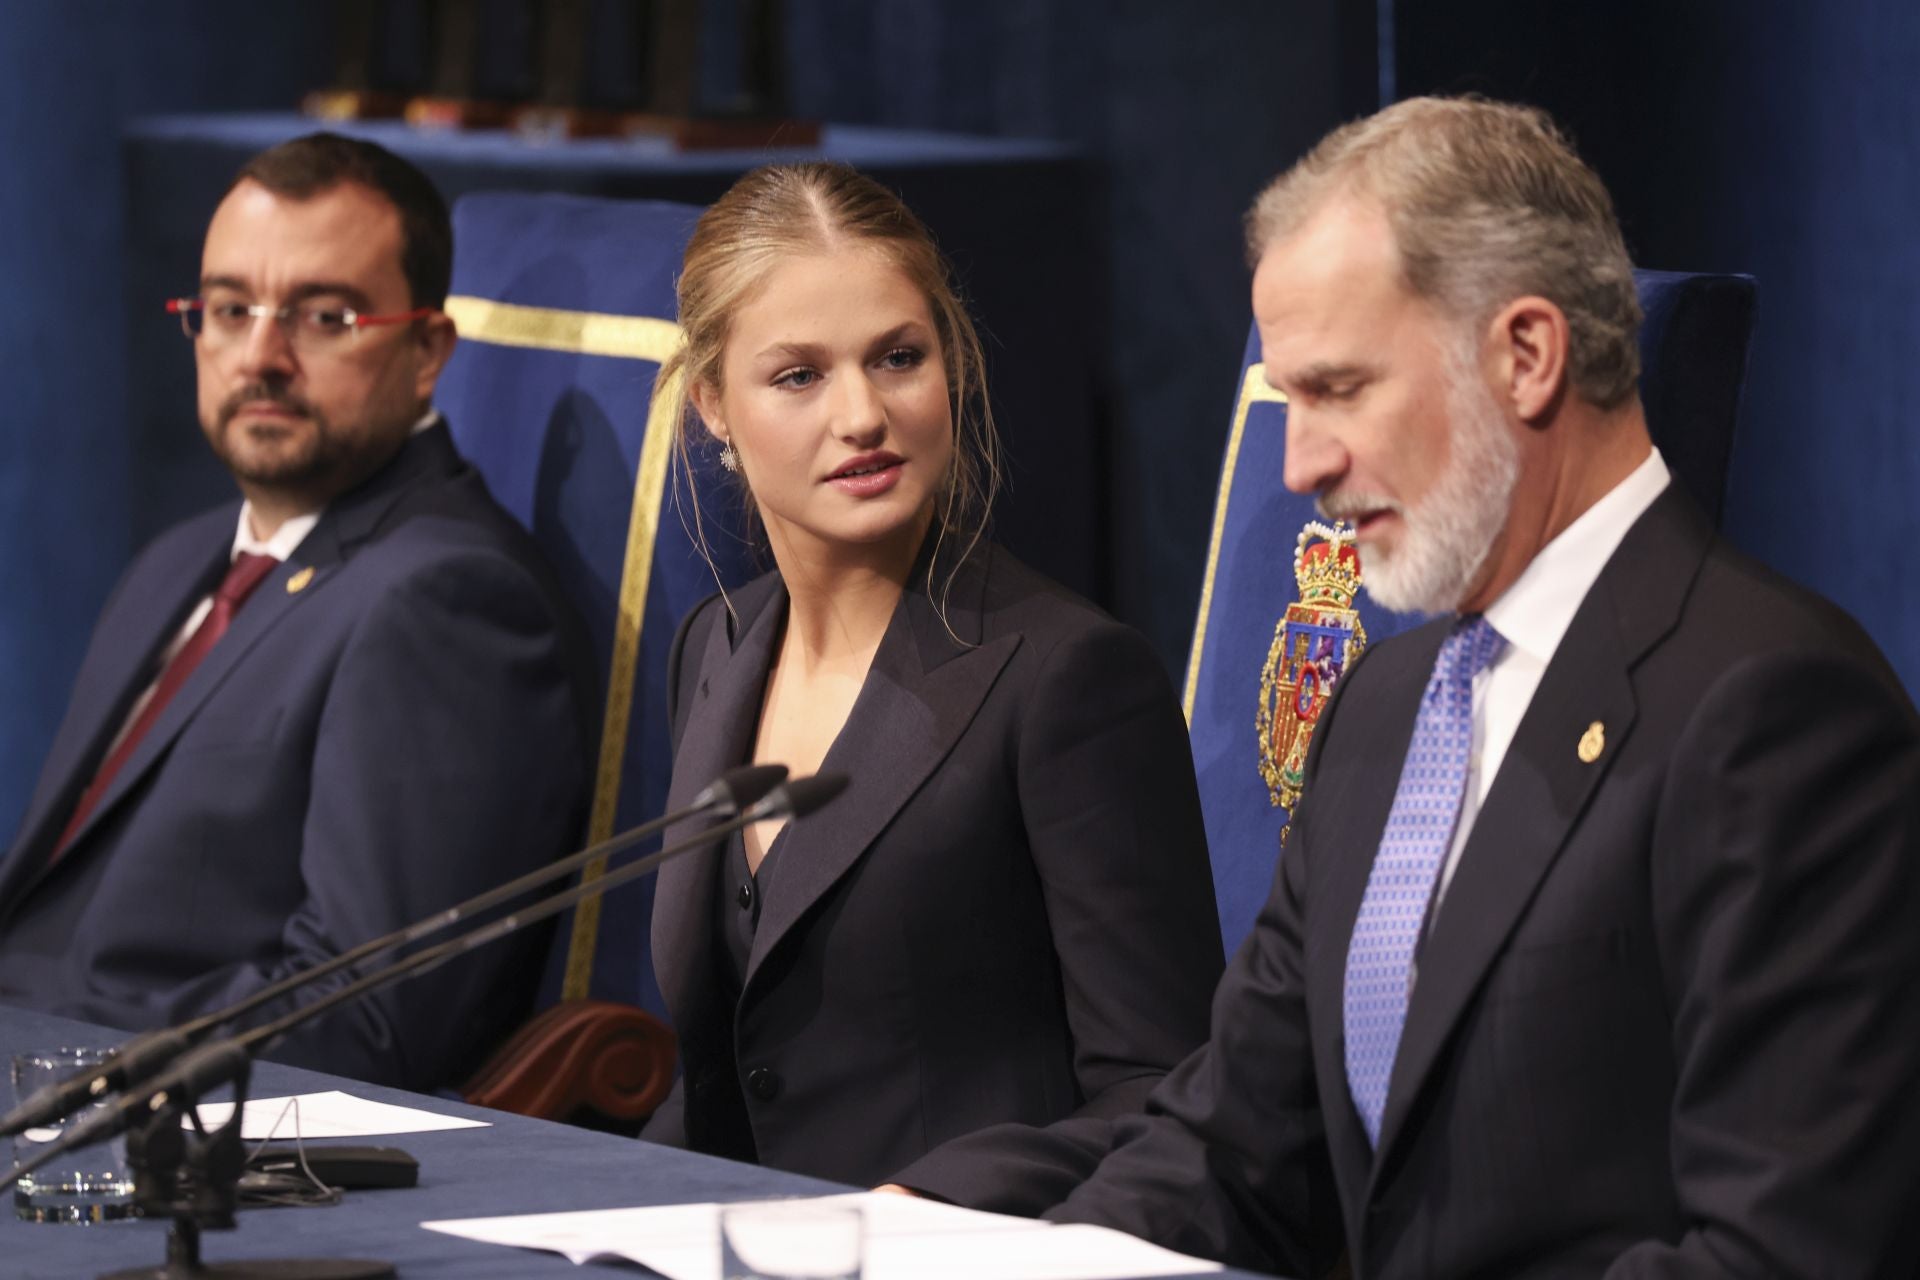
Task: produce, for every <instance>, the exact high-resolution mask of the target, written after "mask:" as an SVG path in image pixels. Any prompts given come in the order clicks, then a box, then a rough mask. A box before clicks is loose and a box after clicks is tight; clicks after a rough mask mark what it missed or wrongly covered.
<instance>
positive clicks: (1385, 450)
mask: <svg viewBox="0 0 1920 1280" xmlns="http://www.w3.org/2000/svg"><path fill="white" fill-rule="evenodd" d="M1248 224H1249V231H1250V250H1251V254H1252V257H1253V259H1254V262H1255V264H1256V268H1255V272H1254V280H1253V303H1254V312H1255V316H1256V319H1257V322H1258V326H1259V330H1260V337H1261V343H1262V348H1263V357H1264V366H1265V373H1266V377H1267V380H1268V381H1269V382H1270V383H1271V384H1272V385H1273V386H1274V387H1276V388H1278V389H1279V390H1281V391H1284V392H1285V393H1286V395H1287V399H1288V413H1287V459H1286V483H1287V485H1288V487H1290V488H1292V489H1295V490H1298V491H1301V492H1311V493H1314V494H1317V495H1318V498H1319V502H1320V505H1321V507H1322V509H1323V510H1324V511H1325V512H1326V513H1327V514H1329V515H1334V516H1339V517H1341V518H1344V519H1347V520H1350V521H1352V522H1353V523H1354V525H1355V526H1356V528H1357V530H1358V539H1359V543H1360V547H1361V555H1362V563H1363V567H1364V570H1365V573H1366V583H1367V589H1368V590H1369V591H1371V592H1372V593H1373V594H1374V596H1375V597H1376V598H1377V599H1378V600H1379V601H1380V602H1381V603H1383V604H1386V605H1388V606H1390V607H1393V608H1396V609H1406V610H1420V611H1426V612H1434V613H1438V614H1440V615H1441V616H1440V617H1438V618H1436V619H1435V620H1434V621H1432V622H1431V623H1429V624H1428V625H1426V626H1424V627H1421V628H1419V629H1417V630H1414V631H1412V632H1410V633H1408V634H1407V635H1405V636H1403V637H1399V638H1396V639H1392V640H1389V641H1387V642H1385V643H1383V644H1380V645H1378V646H1376V647H1375V648H1374V649H1373V650H1372V651H1371V652H1369V653H1368V654H1367V655H1366V657H1365V658H1364V659H1363V660H1362V661H1361V662H1359V663H1358V664H1357V665H1355V666H1354V667H1353V668H1352V669H1351V670H1350V671H1349V672H1348V674H1347V675H1346V676H1345V678H1344V679H1343V681H1342V683H1341V684H1340V686H1339V688H1338V690H1337V691H1336V693H1335V695H1334V698H1333V700H1332V702H1331V703H1330V704H1329V706H1328V708H1327V710H1326V711H1325V713H1324V714H1323V715H1322V717H1321V720H1320V722H1319V727H1318V730H1317V734H1316V737H1315V740H1314V743H1313V746H1312V750H1311V753H1310V756H1309V760H1308V764H1307V771H1306V788H1305V796H1304V799H1303V801H1302V802H1301V804H1300V806H1299V808H1298V809H1297V811H1296V813H1295V814H1294V818H1293V836H1292V839H1291V841H1290V843H1289V844H1288V847H1287V849H1286V851H1285V853H1284V854H1283V855H1282V857H1281V860H1280V866H1279V870H1278V873H1277V876H1276V879H1275V883H1274V886H1273V892H1272V895H1271V897H1270V898H1269V900H1268V902H1267V904H1266V906H1265V908H1264V909H1263V911H1262V913H1261V916H1260V918H1259V921H1258V923H1257V925H1256V927H1255V930H1254V933H1253V935H1252V936H1251V937H1250V938H1249V939H1248V941H1247V943H1246V945H1245V946H1244V947H1242V949H1241V951H1240V953H1239V954H1238V956H1237V957H1235V959H1234V961H1233V963H1232V965H1231V966H1230V967H1229V970H1228V972H1227V975H1226V978H1225V979H1224V981H1223V982H1222V985H1221V987H1220V990H1219V993H1218V995H1217V996H1216V998H1215V1002H1214V1015H1213V1032H1212V1038H1211V1041H1210V1043H1209V1044H1207V1045H1206V1046H1205V1047H1204V1048H1202V1049H1201V1050H1200V1051H1198V1052H1197V1053H1196V1055H1195V1056H1194V1057H1193V1058H1191V1059H1189V1060H1188V1061H1187V1062H1186V1063H1185V1064H1183V1065H1182V1066H1181V1067H1180V1068H1179V1069H1178V1070H1176V1071H1175V1072H1174V1073H1173V1074H1172V1075H1171V1076H1169V1077H1168V1079H1167V1080H1166V1081H1165V1083H1164V1084H1163V1085H1162V1086H1161V1087H1160V1089H1159V1090H1158V1091H1157V1092H1156V1093H1155V1094H1154V1096H1153V1098H1152V1101H1151V1102H1150V1104H1149V1108H1148V1111H1147V1114H1146V1115H1144V1116H1142V1117H1137V1118H1134V1119H1130V1120H1127V1121H1123V1122H1120V1124H1119V1125H1118V1126H1116V1128H1115V1129H1114V1131H1113V1132H1111V1133H1096V1132H1093V1131H1092V1130H1090V1129H1087V1128H1080V1129H1076V1130H1054V1131H1042V1132H1036V1133H1035V1134H1034V1135H1033V1139H1032V1146H1031V1154H1032V1159H1031V1160H1030V1161H1029V1162H1028V1163H1026V1164H1025V1165H1023V1166H1022V1168H1021V1170H1020V1171H1019V1174H1018V1177H1017V1178H1009V1179H1008V1180H1007V1181H1006V1182H1004V1183H1003V1184H1001V1185H999V1186H997V1187H995V1188H992V1189H986V1188H980V1189H949V1188H921V1189H923V1190H930V1191H935V1192H939V1193H942V1194H953V1195H954V1197H955V1198H961V1199H965V1200H968V1201H969V1202H971V1203H975V1204H982V1205H987V1206H989V1207H995V1206H997V1207H1005V1208H1013V1207H1031V1206H1032V1205H1033V1204H1035V1203H1040V1202H1051V1201H1057V1200H1062V1199H1064V1203H1060V1204H1057V1205H1056V1207H1055V1208H1054V1209H1053V1210H1052V1212H1051V1216H1054V1217H1057V1218H1061V1219H1066V1220H1072V1221H1087V1222H1097V1223H1104V1224H1107V1225H1111V1226H1117V1227H1120V1228H1122V1229H1125V1230H1128V1231H1132V1232H1135V1233H1137V1234H1140V1235H1144V1236H1147V1237H1149V1238H1152V1239H1155V1240H1158V1241H1160V1242H1162V1243H1165V1244H1168V1245H1170V1246H1173V1247H1175V1248H1180V1249H1184V1250H1187V1251H1190V1252H1194V1253H1199V1254H1204V1255H1208V1256H1211V1257H1217V1258H1222V1259H1225V1260H1228V1261H1232V1262H1235V1263H1240V1264H1246V1265H1252V1266H1257V1267H1278V1268H1282V1269H1285V1270H1288V1271H1289V1272H1291V1273H1294V1274H1318V1273H1319V1272H1321V1271H1322V1270H1324V1269H1325V1268H1326V1267H1328V1266H1330V1265H1332V1264H1334V1263H1335V1262H1336V1261H1337V1260H1338V1259H1339V1257H1340V1255H1341V1254H1342V1252H1343V1251H1344V1252H1345V1253H1346V1255H1347V1261H1348V1264H1349V1265H1350V1266H1351V1268H1352V1272H1353V1274H1355V1275H1358V1276H1368V1277H1376V1276H1377V1277H1422V1278H1425V1277H1440V1276H1514V1277H1517V1276H1544V1275H1603V1274H1604V1275H1607V1276H1613V1277H1627V1276H1700V1277H1707V1276H1736V1275H1738V1276H1762V1275H1767V1276H1776V1275H1794V1276H1815V1275H1818V1276H1900V1277H1910V1276H1913V1275H1915V1274H1917V1273H1920V1236H1917V1235H1916V1228H1920V1214H1916V1213H1915V1212H1914V1210H1915V1208H1916V1207H1920V1206H1916V1200H1920V1104H1916V1103H1915V1101H1914V1098H1915V1096H1916V1086H1917V1085H1920V927H1917V926H1916V921H1920V724H1917V722H1916V717H1915V714H1914V709H1913V705H1912V703H1911V702H1910V701H1909V699H1908V697H1907V695H1906V693H1905V692H1904V691H1903V690H1902V688H1901V686H1900V684H1899V682H1898V680H1897V679H1896V677H1895V676H1894V675H1893V674H1892V672H1891V671H1890V669H1889V668H1888V666H1887V664H1886V663H1885V661H1884V660H1883V658H1882V657H1881V655H1880V654H1879V652H1878V651H1877V650H1876V649H1875V648H1874V646H1873V644H1872V643H1871V642H1870V641H1869V640H1868V639H1867V638H1866V636H1865V635H1864V634H1863V633H1862V632H1861V631H1860V629H1859V628H1858V626H1856V625H1855V624H1854V623H1853V621H1852V620H1851V619H1849V618H1847V617H1846V616H1845V615H1844V614H1842V613H1841V612H1840V611H1839V610H1837V609H1835V608H1834V607H1833V606H1831V605H1829V604H1827V603H1826V602H1824V601H1822V600H1820V599H1818V598H1817V597H1815V596H1813V595H1811V594H1809V593H1807V592H1805V591H1803V590H1801V589H1799V588H1797V587H1795V586H1793V585H1791V584H1789V583H1787V582H1785V581H1784V580H1782V579H1780V578H1779V577H1777V576H1776V575H1774V574H1772V573H1771V572H1769V571H1768V570H1766V569H1764V568H1763V567H1761V566H1760V565H1758V564H1755V563H1754V562H1752V561H1751V560H1748V559H1746V558H1745V557H1743V556H1742V555H1740V554H1739V553H1738V552H1736V551H1734V550H1733V549H1732V548H1731V547H1729V546H1728V545H1727V544H1726V543H1725V542H1724V541H1722V540H1721V539H1720V538H1719V537H1718V536H1716V534H1715V533H1714V531H1713V529H1712V528H1711V527H1710V525H1709V523H1708V522H1707V520H1706V519H1705V518H1704V517H1703V516H1702V515H1701V513H1700V512H1699V510H1698V509H1697V508H1696V507H1695V505H1694V504H1693V503H1692V502H1691V501H1690V500H1689V499H1688V497H1687V496H1686V495H1685V494H1684V493H1682V492H1680V490H1679V489H1678V488H1677V487H1676V486H1674V485H1672V484H1670V483H1669V477H1668V472H1667V468H1666V466H1665V465H1664V463H1663V462H1662V461H1661V458H1660V454H1659V452H1658V450H1656V449H1655V448H1654V447H1653V445H1652V442H1651V440H1650V438H1649V436H1648V433H1647V427H1646V421H1645V417H1644V415H1643V413H1642V410H1641V406H1640V401H1639V397H1638V394H1637V391H1636V385H1635V384H1636V377H1637V373H1638V368H1637V357H1636V348H1635V332H1636V329H1637V326H1638V323H1639V319H1640V317H1639V312H1638V308H1637V305H1636V303H1635V300H1634V291H1633V281H1632V274H1631V270H1630V266H1629V263H1628V259H1627V255H1626V250H1625V248H1624V246H1623V244H1622V241H1621V236H1620V231H1619V228H1618V225H1617V223H1616V221H1615V218H1614V214H1613V210H1612V206H1611V202H1610V201H1609V199H1608V197H1607V193H1606V191H1605V189H1604V188H1603V187H1602V185H1601V183H1600V181H1599V179H1598V178H1597V177H1596V176H1595V175H1594V174H1593V172H1592V171H1591V170H1589V169H1588V168H1587V167H1586V166H1585V165H1584V164H1582V163H1581V161H1580V160H1579V158H1578V157H1577V156H1576V155H1575V154H1574V153H1573V151H1572V149H1571V148H1570V147H1569V146H1568V145H1567V144H1566V142H1565V141H1564V139H1562V138H1561V136H1560V135H1559V134H1558V133H1557V132H1556V130H1555V129H1554V127H1553V125H1552V123H1551V122H1550V121H1549V120H1547V119H1546V117H1544V116H1543V115H1541V114H1540V113H1539V112H1536V111H1533V110H1529V109H1526V108H1521V107H1513V106H1505V105H1500V104H1495V103H1490V102H1484V101H1476V100H1436V99H1417V100H1411V101H1407V102H1402V103H1400V104H1398V105H1396V106H1394V107H1392V108H1390V109H1388V110H1386V111H1383V112H1381V113H1379V114H1378V115H1376V116H1373V117H1371V118H1369V119H1366V120H1362V121H1359V122H1357V123H1354V124H1351V125H1348V126H1346V127H1344V128H1342V129H1340V130H1338V131H1337V132H1335V133H1334V134H1332V135H1331V136H1329V137H1328V138H1327V139H1326V140H1325V141H1323V142H1322V143H1321V144H1320V145H1319V147H1318V148H1316V149H1315V150H1314V152H1313V153H1312V154H1311V155H1309V156H1308V157H1307V158H1306V159H1304V160H1303V161H1301V162H1300V164H1299V165H1297V166H1296V167H1295V168H1294V169H1293V170H1292V171H1290V172H1289V173H1287V174H1285V175H1284V176H1282V177H1281V178H1280V179H1279V180H1278V181H1276V182H1275V183H1274V184H1273V186H1272V187H1271V188H1270V189H1269V190H1268V191H1267V192H1266V193H1265V194H1263V195H1262V196H1261V198H1260V201H1259V203H1258V205H1257V206H1256V207H1255V209H1254V211H1253V213H1252V215H1251V216H1250V217H1249V220H1248ZM1103 1155H1104V1157H1105V1158H1104V1160H1103V1161H1102V1160H1100V1157H1101V1156H1103ZM1096 1161H1099V1163H1098V1168H1097V1169H1095V1168H1094V1165H1095V1163H1096ZM1082 1179H1084V1182H1083V1184H1082V1185H1078V1186H1077V1188H1076V1187H1075V1186H1074V1184H1075V1183H1077V1182H1081V1180H1082ZM902 1181H903V1182H906V1183H907V1184H908V1185H914V1184H913V1182H912V1180H911V1178H910V1177H907V1178H903V1179H902Z"/></svg>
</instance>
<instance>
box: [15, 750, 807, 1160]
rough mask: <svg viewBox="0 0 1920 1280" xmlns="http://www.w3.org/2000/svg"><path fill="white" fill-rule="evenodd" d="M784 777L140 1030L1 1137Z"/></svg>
mask: <svg viewBox="0 0 1920 1280" xmlns="http://www.w3.org/2000/svg"><path fill="white" fill-rule="evenodd" d="M786 776H787V768H786V766H785V765H777V764H776V765H745V766H743V767H741V768H738V769H730V770H728V771H727V772H726V773H723V774H721V775H720V777H719V778H718V779H717V780H716V781H714V782H713V783H712V784H711V785H710V786H708V787H707V788H706V789H705V790H703V791H701V792H700V794H699V795H697V796H695V797H694V798H693V803H692V804H690V805H688V806H687V807H686V808H684V809H681V810H679V811H678V812H675V813H669V814H664V815H662V816H661V817H658V818H655V819H653V820H652V821H649V822H643V823H641V824H640V825H639V826H637V827H632V828H629V829H628V830H626V831H623V832H621V833H619V834H618V835H616V836H613V837H611V838H610V839H607V840H602V841H601V842H600V843H599V844H595V845H590V846H589V847H587V848H585V849H582V850H580V851H579V852H578V853H573V854H569V855H568V856H566V857H564V858H562V859H560V860H559V861H558V862H550V863H548V864H547V865H545V866H543V867H540V868H537V869H536V870H534V871H530V872H528V873H527V874H526V875H523V876H520V877H518V878H516V879H513V880H509V881H508V882H507V883H506V884H503V885H501V886H499V887H498V888H495V889H490V890H488V891H487V892H485V893H482V894H479V895H478V896H476V897H472V898H469V899H467V900H466V901H465V902H461V903H457V904H455V905H454V906H451V907H448V908H447V909H446V910H444V911H438V912H435V913H434V914H433V915H430V916H428V917H427V918H426V919H424V920H420V921H417V922H415V923H414V924H410V925H408V926H406V927H405V928H403V929H397V930H395V931H394V932H392V933H389V934H387V935H386V936H385V937H380V938H372V939H369V940H368V941H366V942H363V943H361V944H360V945H358V946H356V947H353V948H350V949H349V950H346V951H343V952H341V953H340V954H339V955H337V956H334V957H332V958H331V959H328V960H324V961H322V962H321V963H319V964H316V965H313V966H311V967H309V968H306V969H302V970H301V971H300V972H298V973H295V974H290V975H288V976H287V977H285V978H282V979H280V980H279V981H278V982H275V983H272V984H270V985H268V986H265V987H262V988H261V989H260V990H258V991H255V992H253V993H252V994H250V995H247V996H244V997H242V998H241V999H239V1000H237V1001H235V1002H234V1003H233V1004H230V1005H228V1006H227V1007H226V1008H224V1009H217V1010H215V1011H214V1012H212V1013H205V1014H201V1015H200V1016H199V1017H197V1018H193V1019H191V1020H190V1021H187V1022H183V1023H180V1024H179V1025H178V1026H173V1027H163V1028H160V1029H158V1030H155V1031H146V1032H142V1033H141V1034H139V1035H137V1036H134V1037H133V1038H132V1039H130V1040H128V1041H126V1042H125V1043H124V1044H122V1045H120V1046H119V1047H118V1048H117V1049H115V1050H114V1051H113V1053H112V1054H111V1055H110V1056H109V1057H108V1058H107V1059H106V1061H104V1062H101V1063H98V1064H96V1065H94V1066H91V1067H87V1068H84V1069H83V1070H81V1071H79V1072H76V1073H75V1074H73V1075H71V1076H68V1077H67V1078H66V1079H65V1080H60V1081H56V1082H54V1083H53V1084H49V1085H44V1086H42V1087H41V1088H40V1089H39V1090H37V1091H36V1092H35V1093H34V1094H33V1096H32V1097H30V1098H27V1099H26V1100H25V1101H23V1102H21V1103H20V1105H19V1106H17V1107H15V1108H14V1109H13V1110H12V1111H10V1112H8V1113H7V1114H6V1116H5V1117H0V1138H6V1137H12V1136H14V1135H16V1134H20V1133H24V1132H26V1131H27V1130H28V1129H33V1128H37V1127H40V1126H42V1125H50V1124H53V1123H55V1122H57V1121H59V1120H61V1119H64V1118H65V1117H66V1116H69V1115H71V1114H73V1113H74V1112H75V1111H78V1110H79V1109H80V1108H82V1107H85V1106H90V1105H92V1104H93V1103H95V1102H98V1101H100V1100H101V1099H103V1098H105V1097H106V1096H107V1095H108V1094H110V1093H118V1092H120V1091H121V1090H123V1089H130V1088H132V1087H133V1086H135V1085H137V1084H139V1083H141V1082H142V1081H144V1080H146V1079H148V1078H149V1077H151V1076H153V1075H154V1074H155V1073H156V1072H158V1071H159V1070H161V1069H162V1068H163V1067H165V1066H167V1065H168V1064H169V1063H171V1062H173V1061H174V1060H175V1059H177V1058H179V1057H180V1056H181V1055H182V1054H184V1053H185V1052H186V1051H187V1050H189V1049H191V1048H192V1047H193V1046H194V1045H196V1044H198V1043H200V1042H201V1041H202V1040H204V1039H206V1038H207V1036H208V1035H210V1034H211V1033H212V1032H213V1030H214V1029H215V1028H216V1027H219V1026H221V1025H222V1024H224V1023H228V1022H232V1021H233V1020H234V1019H236V1018H239V1017H241V1016H242V1015H244V1014H248V1013H251V1012H253V1010H255V1009H257V1008H259V1007H260V1006H262V1005H264V1004H267V1003H268V1002H269V1001H272V1000H277V999H279V998H280V997H281V996H284V995H287V994H289V993H291V992H294V991H297V990H298V989H300V988H301V987H304V986H306V985H307V984H308V983H311V982H316V981H318V980H319V979H321V978H325V977H328V976H330V975H332V974H334V973H338V972H339V971H340V970H342V969H345V968H347V967H349V966H351V965H355V964H358V963H360V961H362V960H365V959H367V958H369V957H371V956H375V955H378V954H380V953H382V952H385V951H392V950H394V949H396V948H399V947H404V946H407V945H409V944H411V943H414V942H418V941H420V940H421V939H422V938H426V937H429V936H431V935H433V934H436V933H439V932H441V931H443V930H445V929H449V928H452V927H453V926H454V925H456V924H458V923H460V922H461V921H462V920H465V919H467V918H468V917H470V916H473V915H475V914H478V913H479V912H482V911H486V910H489V909H491V908H493V907H497V906H499V905H500V904H501V903H503V902H507V901H509V900H511V899H513V898H515V897H518V896H519V895H520V894H522V893H525V892H526V891H527V890H529V889H533V888H536V887H538V886H540V885H543V884H546V883H548V882H549V881H552V880H556V879H558V878H559V877H561V876H564V875H569V874H571V873H572V872H574V871H577V870H579V869H580V868H581V867H584V866H586V865H587V864H588V863H589V862H592V861H593V860H594V859H596V858H603V857H608V856H611V855H612V854H615V853H619V852H622V851H623V850H626V849H628V848H631V847H632V846H633V845H636V844H638V843H639V842H640V841H642V840H645V839H646V838H647V837H649V836H651V835H653V834H655V833H656V832H659V831H663V830H665V829H666V828H667V827H669V826H671V825H672V824H674V823H676V822H681V821H685V820H686V819H689V818H697V817H700V816H701V815H703V814H708V813H711V814H715V815H717V816H720V817H726V818H731V817H733V816H734V815H736V814H738V813H739V812H740V811H741V810H742V809H744V808H746V807H747V806H749V805H752V804H753V803H755V802H756V801H758V800H760V799H761V797H763V796H765V795H766V794H767V792H768V791H770V790H772V788H773V787H775V786H776V785H778V784H779V783H780V782H781V781H782V780H783V779H784V778H785V777H786ZM607 883H608V882H607V879H606V877H604V876H602V877H601V878H599V879H596V880H595V881H594V882H593V889H594V891H595V892H598V891H600V890H603V889H605V888H606V887H607ZM583 896H584V895H583Z"/></svg>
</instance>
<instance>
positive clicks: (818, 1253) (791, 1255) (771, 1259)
mask: <svg viewBox="0 0 1920 1280" xmlns="http://www.w3.org/2000/svg"><path fill="white" fill-rule="evenodd" d="M865 1234H866V1229H865V1224H864V1222H863V1221H862V1219H861V1215H860V1207H859V1206H858V1205H850V1204H824V1205H823V1204H820V1203H819V1202H817V1201H809V1200H762V1201H751V1202H748V1203H745V1204H729V1205H722V1206H721V1209H720V1275H721V1280H860V1261H861V1257H862V1254H863V1252H864V1245H865Z"/></svg>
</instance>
